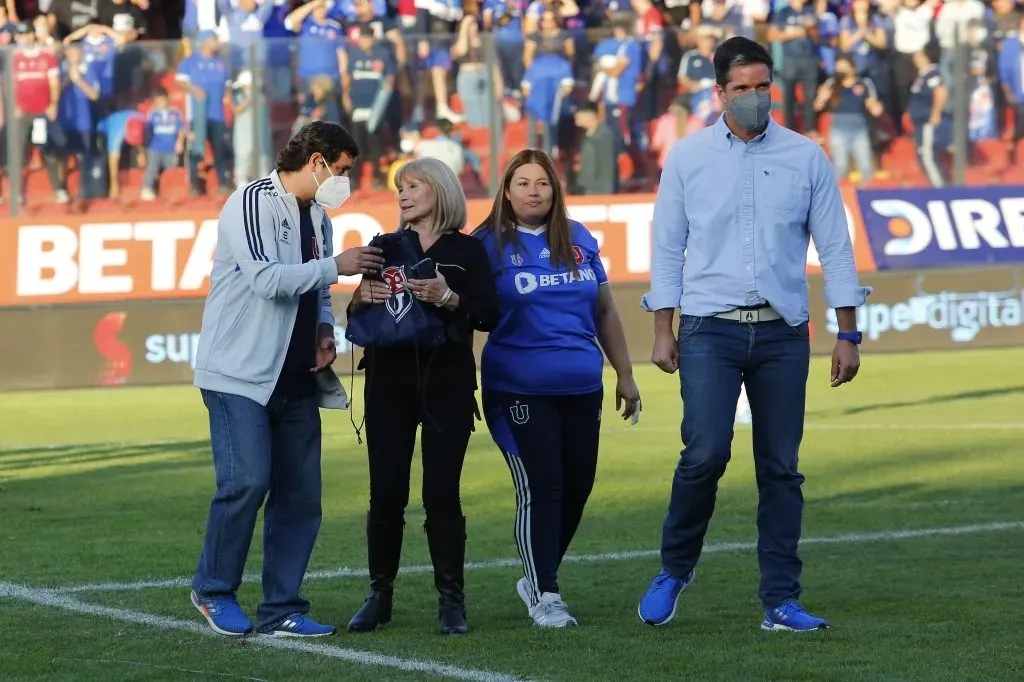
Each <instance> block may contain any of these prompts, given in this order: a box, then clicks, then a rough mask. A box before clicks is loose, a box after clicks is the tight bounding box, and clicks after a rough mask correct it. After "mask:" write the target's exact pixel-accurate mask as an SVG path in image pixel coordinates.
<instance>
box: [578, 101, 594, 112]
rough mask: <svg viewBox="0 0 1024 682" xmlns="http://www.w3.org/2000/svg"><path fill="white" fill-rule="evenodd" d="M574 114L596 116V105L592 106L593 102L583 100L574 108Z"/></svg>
mask: <svg viewBox="0 0 1024 682" xmlns="http://www.w3.org/2000/svg"><path fill="white" fill-rule="evenodd" d="M576 113H577V114H596V113H597V105H596V104H594V103H593V102H591V101H590V100H585V101H583V102H580V103H579V104H578V105H577V106H576Z"/></svg>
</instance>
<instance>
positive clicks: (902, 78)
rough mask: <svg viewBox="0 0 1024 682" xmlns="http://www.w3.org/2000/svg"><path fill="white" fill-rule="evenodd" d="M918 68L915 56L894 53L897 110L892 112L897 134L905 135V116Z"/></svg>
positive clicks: (894, 83)
mask: <svg viewBox="0 0 1024 682" xmlns="http://www.w3.org/2000/svg"><path fill="white" fill-rule="evenodd" d="M917 73H918V68H917V67H916V66H914V55H912V54H908V53H906V52H893V58H892V92H893V99H894V104H895V105H896V110H895V111H893V112H892V119H893V123H895V124H896V132H898V133H899V134H900V135H903V134H904V133H905V132H906V131H905V130H903V114H904V113H906V111H907V104H908V103H909V101H910V86H911V85H913V84H914V80H915V79H916V78H917Z"/></svg>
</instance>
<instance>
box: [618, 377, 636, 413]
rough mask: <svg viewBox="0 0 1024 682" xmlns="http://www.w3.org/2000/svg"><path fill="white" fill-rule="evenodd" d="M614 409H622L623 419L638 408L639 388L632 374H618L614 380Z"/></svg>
mask: <svg viewBox="0 0 1024 682" xmlns="http://www.w3.org/2000/svg"><path fill="white" fill-rule="evenodd" d="M623 403H625V408H623V406H622V405H623ZM615 409H616V411H618V410H620V409H621V410H622V418H623V419H629V418H630V417H632V416H633V415H634V414H636V413H637V412H638V411H639V410H640V389H639V388H637V387H636V381H634V380H633V375H632V374H620V375H619V378H618V379H617V380H616V382H615Z"/></svg>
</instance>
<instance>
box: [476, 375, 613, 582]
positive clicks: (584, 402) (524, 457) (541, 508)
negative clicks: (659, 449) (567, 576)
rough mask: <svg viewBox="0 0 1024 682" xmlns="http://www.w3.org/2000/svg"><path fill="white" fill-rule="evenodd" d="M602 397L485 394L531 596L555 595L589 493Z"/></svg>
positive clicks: (595, 455) (599, 430)
mask: <svg viewBox="0 0 1024 682" xmlns="http://www.w3.org/2000/svg"><path fill="white" fill-rule="evenodd" d="M602 398H603V391H600V390H599V391H595V392H593V393H587V394H583V395H565V396H536V395H534V396H526V395H513V394H509V393H500V392H496V391H488V392H485V393H484V396H483V399H484V415H485V417H486V419H487V426H488V428H489V429H490V431H491V437H492V438H494V442H495V443H497V445H498V447H499V448H501V451H502V454H503V455H504V456H505V461H506V462H507V463H508V468H509V470H510V471H511V472H512V482H513V483H514V484H515V488H516V521H515V537H516V544H517V545H518V549H519V556H520V558H521V559H522V562H523V572H524V574H525V575H526V578H527V580H529V581H530V582H531V583H532V584H533V589H534V593H535V594H536V595H540V594H542V593H544V592H554V593H557V592H558V591H559V590H558V567H559V566H560V565H561V563H562V558H563V557H564V556H565V552H566V550H568V549H569V544H570V543H571V542H572V538H573V536H574V535H575V534H576V529H577V528H578V527H579V525H580V519H582V518H583V508H584V507H585V506H586V504H587V499H588V498H589V497H590V491H591V490H592V489H593V487H594V476H595V475H596V473H597V451H598V444H599V440H600V434H601V402H602Z"/></svg>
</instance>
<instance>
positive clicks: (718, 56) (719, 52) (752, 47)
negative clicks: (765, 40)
mask: <svg viewBox="0 0 1024 682" xmlns="http://www.w3.org/2000/svg"><path fill="white" fill-rule="evenodd" d="M748 64H764V65H765V66H767V67H768V71H770V72H772V73H774V72H775V62H773V61H772V58H771V55H769V54H768V50H766V49H764V48H763V47H761V46H760V45H759V44H757V43H755V42H754V41H753V40H750V39H749V38H744V37H742V36H734V37H732V38H729V39H728V40H726V41H725V42H724V43H722V44H721V45H719V46H718V47H717V48H715V82H717V83H718V85H719V86H721V87H722V88H723V89H724V88H725V86H726V85H728V84H729V73H730V72H731V71H732V68H733V67H734V66H747V65H748Z"/></svg>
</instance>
